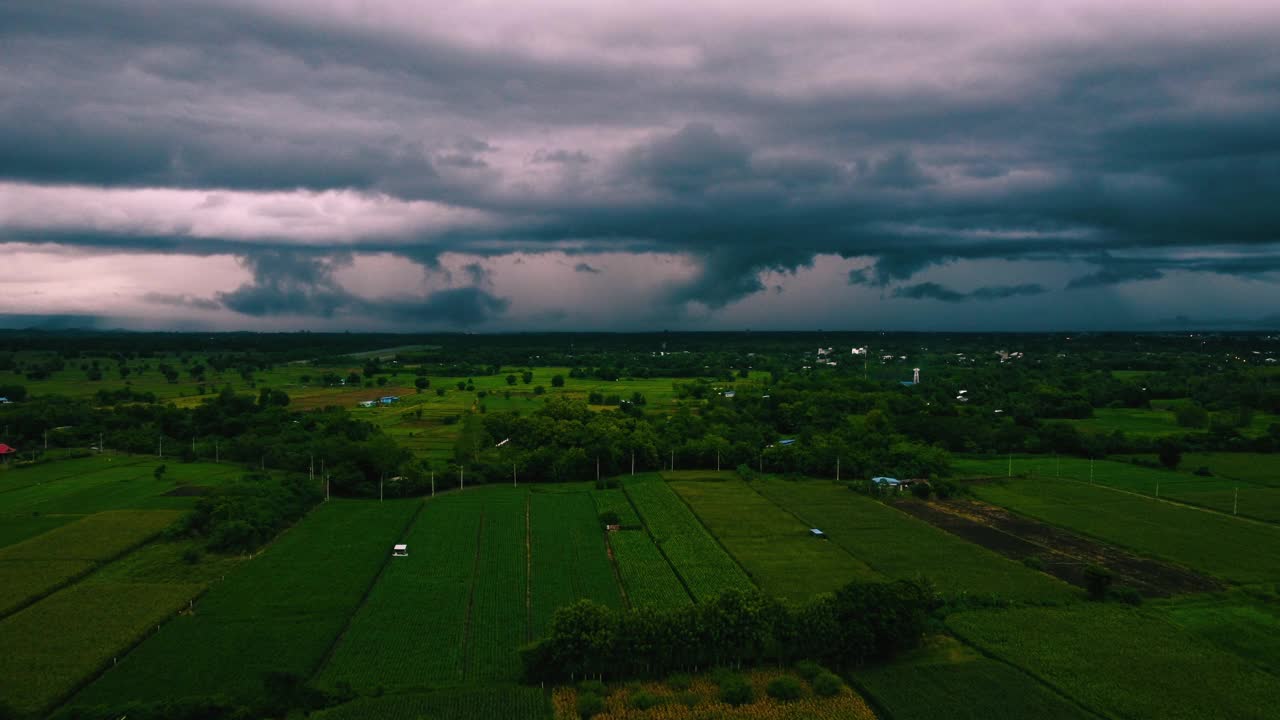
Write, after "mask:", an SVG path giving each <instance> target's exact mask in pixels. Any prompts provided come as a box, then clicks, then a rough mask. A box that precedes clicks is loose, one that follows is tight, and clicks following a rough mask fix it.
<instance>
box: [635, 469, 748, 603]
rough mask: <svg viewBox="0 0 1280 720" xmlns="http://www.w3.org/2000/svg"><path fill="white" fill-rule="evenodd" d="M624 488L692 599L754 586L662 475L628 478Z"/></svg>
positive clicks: (701, 598)
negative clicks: (662, 478)
mask: <svg viewBox="0 0 1280 720" xmlns="http://www.w3.org/2000/svg"><path fill="white" fill-rule="evenodd" d="M623 489H625V490H626V492H627V496H628V497H630V498H631V502H632V503H633V504H634V505H635V507H636V509H637V511H638V512H639V514H640V518H641V519H642V520H643V521H644V524H645V527H646V528H647V529H648V530H649V532H650V533H651V534H652V535H653V538H654V541H655V542H656V543H657V544H658V547H659V548H661V550H662V554H663V555H664V556H666V558H667V560H668V561H670V563H671V565H672V567H674V568H675V570H676V573H678V574H679V575H680V577H681V578H682V579H683V580H684V583H685V585H686V586H687V587H688V588H689V592H690V593H692V595H693V597H694V599H695V600H705V599H710V598H712V597H714V596H715V595H718V594H719V593H721V592H723V591H724V590H725V589H726V588H731V587H732V588H742V589H746V588H750V587H753V585H752V582H751V579H750V578H749V577H747V574H746V573H745V572H743V570H742V568H741V567H739V566H738V564H737V563H735V562H734V561H733V558H731V557H729V556H728V554H726V553H725V551H724V549H723V548H721V547H720V545H719V543H717V542H716V540H715V538H713V537H712V536H711V534H710V533H708V532H707V530H706V528H704V527H702V525H701V523H699V522H698V519H697V518H696V517H695V516H694V515H693V513H692V512H691V511H690V510H689V508H688V507H686V506H685V504H684V503H683V502H681V500H680V498H679V496H677V495H676V494H675V493H674V492H673V491H672V490H671V488H670V487H668V486H667V484H666V483H665V482H663V481H662V480H661V478H652V477H636V478H628V479H626V480H624V481H623Z"/></svg>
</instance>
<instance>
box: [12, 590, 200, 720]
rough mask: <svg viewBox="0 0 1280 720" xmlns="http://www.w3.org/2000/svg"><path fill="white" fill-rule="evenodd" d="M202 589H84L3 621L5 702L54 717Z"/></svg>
mask: <svg viewBox="0 0 1280 720" xmlns="http://www.w3.org/2000/svg"><path fill="white" fill-rule="evenodd" d="M199 590H200V586H199V585H177V584H155V583H149V584H139V583H105V582H104V583H81V584H79V585H75V586H73V587H70V588H67V589H66V590H62V591H60V592H57V593H54V594H53V595H50V596H49V597H47V598H45V599H44V600H41V601H40V602H38V603H36V604H34V605H32V606H31V607H29V608H27V609H25V610H23V611H22V612H19V613H17V614H15V615H12V616H10V617H8V618H5V619H4V620H2V621H0V647H2V648H4V649H5V650H4V652H2V653H0V698H4V699H5V701H6V702H8V703H10V704H11V705H13V707H14V708H15V709H17V710H18V711H19V712H24V713H39V712H42V711H47V710H49V709H50V708H51V707H52V706H53V705H54V704H56V703H57V702H58V701H59V700H61V699H62V698H64V697H66V696H67V695H69V694H70V693H72V692H73V691H75V689H76V687H77V686H78V685H79V684H80V683H81V682H83V681H84V680H85V678H87V677H90V676H92V674H93V673H94V672H96V671H98V670H99V669H101V668H103V667H105V666H109V665H111V663H112V659H113V658H115V657H117V656H119V655H121V654H122V653H123V652H124V651H125V650H126V649H128V647H129V646H130V645H132V644H133V643H135V642H137V641H138V640H140V639H142V638H143V637H144V636H145V635H146V634H147V633H148V632H151V631H152V630H154V629H155V627H156V625H157V624H159V623H161V622H163V621H164V620H165V619H166V618H168V617H169V616H170V615H172V614H173V613H174V612H175V611H177V610H178V609H180V608H181V607H183V606H185V605H186V604H187V601H188V600H189V599H190V598H191V597H192V596H194V595H195V594H196V593H197V592H199Z"/></svg>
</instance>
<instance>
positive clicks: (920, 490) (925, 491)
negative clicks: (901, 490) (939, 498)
mask: <svg viewBox="0 0 1280 720" xmlns="http://www.w3.org/2000/svg"><path fill="white" fill-rule="evenodd" d="M932 492H933V488H932V487H930V486H929V483H913V484H912V485H911V494H912V495H914V496H916V497H917V498H919V499H921V500H928V499H929V495H930V493H932Z"/></svg>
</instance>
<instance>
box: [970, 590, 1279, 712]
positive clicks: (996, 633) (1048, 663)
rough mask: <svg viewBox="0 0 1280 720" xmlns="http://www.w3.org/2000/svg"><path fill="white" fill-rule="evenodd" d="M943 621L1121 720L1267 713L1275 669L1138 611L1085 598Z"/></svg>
mask: <svg viewBox="0 0 1280 720" xmlns="http://www.w3.org/2000/svg"><path fill="white" fill-rule="evenodd" d="M947 625H948V626H950V627H951V629H952V630H953V631H955V632H956V633H957V634H959V635H960V636H961V637H963V638H965V639H966V640H968V641H969V642H972V643H974V644H976V645H978V646H979V647H981V648H982V649H983V650H984V651H986V652H989V653H991V654H993V655H996V656H998V657H1001V658H1004V659H1006V660H1008V661H1009V662H1011V663H1014V664H1015V665H1018V666H1020V667H1023V668H1025V669H1026V670H1027V671H1028V672H1030V673H1032V674H1033V675H1035V676H1037V677H1039V678H1041V679H1043V680H1044V681H1045V682H1047V683H1049V684H1050V685H1053V686H1055V687H1057V688H1058V689H1059V690H1061V691H1062V692H1063V693H1065V694H1066V695H1068V696H1070V697H1072V698H1074V699H1075V700H1077V701H1079V702H1080V703H1081V704H1082V705H1084V706H1086V707H1089V708H1094V709H1098V710H1101V711H1105V712H1106V713H1108V714H1114V715H1116V716H1120V717H1126V718H1151V719H1152V720H1155V719H1156V718H1159V719H1160V720H1181V719H1184V718H1185V719H1186V720H1193V719H1195V720H1199V719H1200V718H1210V717H1221V718H1234V719H1237V720H1249V719H1254V718H1256V719H1257V720H1262V718H1271V717H1274V716H1275V708H1276V707H1278V706H1280V683H1277V682H1276V679H1275V677H1274V676H1273V675H1270V674H1268V673H1266V672H1263V671H1262V670H1259V669H1257V668H1256V667H1254V666H1252V665H1250V664H1249V663H1247V662H1245V661H1244V660H1243V659H1241V658H1239V657H1237V656H1236V655H1234V654H1231V653H1227V652H1224V651H1222V650H1218V649H1216V648H1213V647H1210V646H1207V645H1205V644H1204V643H1201V642H1197V640H1196V638H1194V637H1193V636H1192V635H1190V634H1188V633H1186V632H1184V631H1182V630H1180V629H1178V628H1177V627H1175V626H1173V625H1171V624H1169V623H1167V622H1164V621H1163V620H1159V619H1155V618H1153V617H1150V616H1148V615H1146V614H1144V612H1142V611H1139V610H1133V609H1129V608H1124V607H1120V606H1115V605H1096V604H1093V603H1088V604H1081V605H1074V606H1070V607H1062V608H1026V609H1017V610H1005V611H980V612H968V613H960V614H957V615H952V616H950V617H949V618H947Z"/></svg>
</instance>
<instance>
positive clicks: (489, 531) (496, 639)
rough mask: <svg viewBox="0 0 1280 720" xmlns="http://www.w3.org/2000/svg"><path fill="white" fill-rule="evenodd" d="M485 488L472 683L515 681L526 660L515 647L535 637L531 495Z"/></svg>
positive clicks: (468, 665) (469, 647) (469, 651)
mask: <svg viewBox="0 0 1280 720" xmlns="http://www.w3.org/2000/svg"><path fill="white" fill-rule="evenodd" d="M481 490H482V491H484V492H483V494H484V518H483V521H482V523H481V529H480V548H479V551H478V554H477V557H476V576H475V580H474V581H473V582H474V585H473V587H472V594H471V610H470V613H469V614H468V618H467V644H466V646H465V651H466V652H465V653H464V655H463V658H464V670H465V671H464V675H463V676H464V677H465V678H466V680H467V681H468V682H471V683H479V682H492V681H498V680H500V681H508V682H514V681H515V680H517V679H518V678H519V675H520V658H519V656H517V655H516V652H515V651H516V649H517V648H519V647H520V646H521V645H523V644H524V643H526V642H528V641H529V639H530V638H529V613H528V607H529V606H528V599H529V598H528V592H529V576H528V567H529V564H528V563H529V556H528V552H527V551H528V545H527V542H528V540H527V538H528V525H527V518H526V515H525V513H526V510H527V508H528V497H529V493H528V492H526V491H525V490H523V489H515V488H507V487H486V488H481ZM480 494H481V492H479V491H477V492H474V493H473V495H480Z"/></svg>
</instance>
